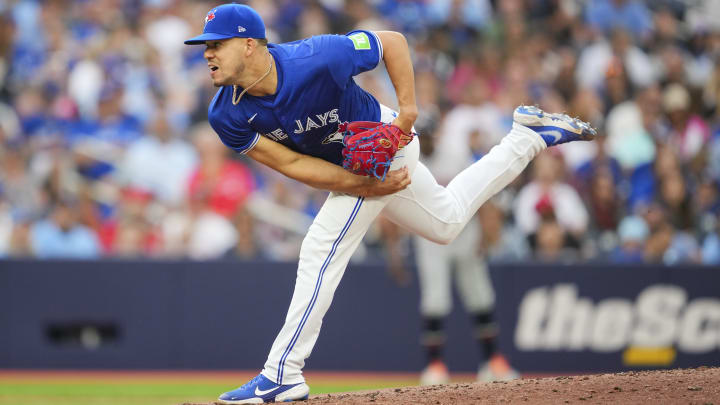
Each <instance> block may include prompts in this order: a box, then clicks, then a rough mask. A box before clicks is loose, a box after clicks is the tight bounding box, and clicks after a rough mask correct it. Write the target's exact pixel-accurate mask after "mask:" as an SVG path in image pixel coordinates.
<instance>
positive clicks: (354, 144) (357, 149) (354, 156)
mask: <svg viewBox="0 0 720 405" xmlns="http://www.w3.org/2000/svg"><path fill="white" fill-rule="evenodd" d="M338 131H339V132H340V133H342V134H343V145H345V147H344V148H343V150H342V155H343V168H345V169H346V170H348V171H350V172H352V173H354V174H357V175H360V176H374V177H375V178H377V179H378V180H380V181H384V180H385V175H386V174H387V172H388V170H389V169H390V165H391V164H392V161H393V159H394V158H395V153H396V152H397V151H398V149H400V148H402V147H403V146H405V145H406V144H407V141H406V140H405V141H404V139H407V138H408V137H409V136H412V135H408V134H406V133H405V132H404V131H403V130H402V129H400V128H398V127H397V126H395V125H392V124H384V123H382V122H372V121H354V122H343V123H342V124H340V127H339V128H338Z"/></svg>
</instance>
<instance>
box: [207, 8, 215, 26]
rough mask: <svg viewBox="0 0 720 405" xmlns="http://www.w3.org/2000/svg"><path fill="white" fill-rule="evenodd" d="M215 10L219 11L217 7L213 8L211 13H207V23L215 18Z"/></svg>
mask: <svg viewBox="0 0 720 405" xmlns="http://www.w3.org/2000/svg"><path fill="white" fill-rule="evenodd" d="M215 11H217V9H215V10H212V11H210V12H209V13H207V15H206V16H205V25H207V23H209V22H210V21H212V20H214V19H215Z"/></svg>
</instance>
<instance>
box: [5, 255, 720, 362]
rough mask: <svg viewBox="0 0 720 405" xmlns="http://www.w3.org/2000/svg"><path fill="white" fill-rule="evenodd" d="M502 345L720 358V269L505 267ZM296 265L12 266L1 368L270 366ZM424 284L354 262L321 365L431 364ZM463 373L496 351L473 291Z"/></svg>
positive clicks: (500, 273)
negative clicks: (421, 302) (423, 338)
mask: <svg viewBox="0 0 720 405" xmlns="http://www.w3.org/2000/svg"><path fill="white" fill-rule="evenodd" d="M491 271H492V275H493V281H494V283H495V287H496V292H497V307H498V310H497V318H498V321H499V323H500V328H501V337H500V347H501V349H502V351H503V352H504V353H505V354H506V355H507V356H508V357H509V358H510V360H511V362H512V363H513V365H515V366H516V368H518V369H519V370H520V371H522V372H526V373H537V372H592V371H597V372H600V371H617V370H627V369H635V368H662V367H693V366H700V365H714V366H720V269H718V268H708V267H672V268H668V267H652V266H637V267H607V266H602V265H589V266H540V265H495V266H492V268H491ZM294 280H295V264H294V263H267V262H240V261H218V262H190V261H178V262H166V261H137V262H135V261H99V262H95V261H0V368H42V369H47V368H72V369H115V368H121V369H240V370H256V369H260V368H261V367H262V365H263V363H264V361H265V357H266V355H267V352H268V351H269V349H270V346H271V344H272V342H273V339H274V337H275V334H276V333H277V332H278V331H279V329H280V327H281V325H282V322H283V320H284V318H285V314H286V311H287V306H288V304H289V302H290V298H291V295H292V288H293V285H294ZM418 299H419V297H418V288H417V282H416V280H413V281H412V282H411V283H410V284H409V285H408V286H405V287H399V286H397V285H395V284H394V283H393V282H392V281H391V280H390V278H389V277H388V276H387V274H386V272H385V269H384V268H383V267H381V266H366V265H352V264H351V265H350V267H349V268H348V270H347V271H346V273H345V276H344V279H343V281H342V282H341V284H340V287H339V289H338V291H337V293H336V295H335V298H334V301H333V305H332V306H331V308H330V311H329V312H328V314H327V316H326V317H325V321H324V323H323V329H322V332H321V334H320V338H319V340H318V343H317V345H316V346H315V350H314V351H313V354H312V356H311V357H310V358H309V359H308V361H307V366H306V367H307V369H313V370H386V371H417V370H419V369H421V368H422V367H423V365H424V361H425V358H424V354H423V351H422V348H421V347H420V344H419V330H420V324H421V320H420V316H419V314H418V310H417V308H418ZM455 304H456V305H455V310H454V311H453V313H452V315H451V316H450V317H449V319H448V321H447V325H448V343H447V347H446V350H445V352H446V357H447V362H448V366H449V367H450V368H451V369H452V370H454V371H474V370H476V369H477V366H478V363H479V361H480V360H481V357H480V351H479V348H478V347H477V346H476V344H475V343H474V342H473V341H472V339H471V332H470V331H471V325H470V320H469V318H468V317H467V315H466V314H465V313H464V312H463V310H462V306H461V305H460V303H459V302H457V300H456V302H455Z"/></svg>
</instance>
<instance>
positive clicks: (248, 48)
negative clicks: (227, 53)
mask: <svg viewBox="0 0 720 405" xmlns="http://www.w3.org/2000/svg"><path fill="white" fill-rule="evenodd" d="M255 48H256V44H255V43H254V42H253V39H252V38H245V56H250V55H251V54H252V53H253V52H254V51H255Z"/></svg>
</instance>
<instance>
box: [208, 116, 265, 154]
mask: <svg viewBox="0 0 720 405" xmlns="http://www.w3.org/2000/svg"><path fill="white" fill-rule="evenodd" d="M208 119H209V121H210V126H212V128H213V129H214V130H215V132H217V134H218V136H219V137H220V140H221V141H222V143H224V144H225V146H227V147H228V148H230V149H232V150H234V151H236V152H238V153H247V152H248V151H250V149H252V148H253V147H254V146H255V144H256V143H257V141H258V139H260V134H258V133H257V132H255V131H253V130H251V129H250V128H249V127H248V126H247V125H238V123H237V122H235V120H233V118H232V117H230V116H229V115H228V114H227V113H225V114H223V112H222V111H219V110H215V109H213V108H212V104H211V108H210V111H209V116H208Z"/></svg>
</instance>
